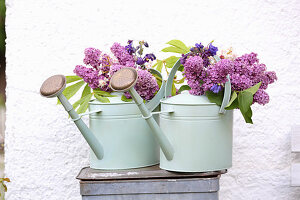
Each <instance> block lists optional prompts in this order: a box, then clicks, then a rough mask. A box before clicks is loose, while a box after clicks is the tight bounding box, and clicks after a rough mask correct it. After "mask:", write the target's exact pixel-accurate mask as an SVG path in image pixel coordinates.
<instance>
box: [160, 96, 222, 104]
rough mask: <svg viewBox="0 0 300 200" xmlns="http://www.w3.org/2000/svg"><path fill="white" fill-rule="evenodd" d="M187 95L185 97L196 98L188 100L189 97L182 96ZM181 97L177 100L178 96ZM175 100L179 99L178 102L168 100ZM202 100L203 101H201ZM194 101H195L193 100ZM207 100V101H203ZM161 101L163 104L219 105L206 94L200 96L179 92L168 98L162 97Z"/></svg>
mask: <svg viewBox="0 0 300 200" xmlns="http://www.w3.org/2000/svg"><path fill="white" fill-rule="evenodd" d="M183 96H185V97H191V98H194V99H195V100H192V101H191V100H188V101H186V100H187V99H186V98H185V99H183V98H182V97H183ZM178 97H179V98H181V99H180V100H177V99H176V98H178ZM171 99H172V100H174V99H175V101H178V102H168V101H170V100H171ZM199 99H200V100H202V101H199ZM193 101H194V102H193ZM203 101H205V102H203ZM160 102H161V103H163V104H170V105H187V106H200V105H217V104H216V103H212V102H210V101H209V100H208V98H207V97H206V96H205V95H200V96H197V95H192V94H189V93H182V94H177V95H175V96H172V97H168V98H164V99H161V100H160Z"/></svg>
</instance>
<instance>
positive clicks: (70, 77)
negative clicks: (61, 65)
mask: <svg viewBox="0 0 300 200" xmlns="http://www.w3.org/2000/svg"><path fill="white" fill-rule="evenodd" d="M81 79H82V78H81V77H79V76H66V81H67V83H72V82H75V81H79V80H81Z"/></svg>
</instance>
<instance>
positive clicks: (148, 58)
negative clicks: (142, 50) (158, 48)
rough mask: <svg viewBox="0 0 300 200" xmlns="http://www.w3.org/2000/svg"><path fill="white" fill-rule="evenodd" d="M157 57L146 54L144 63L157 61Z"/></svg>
mask: <svg viewBox="0 0 300 200" xmlns="http://www.w3.org/2000/svg"><path fill="white" fill-rule="evenodd" d="M155 59H156V57H155V55H154V54H153V53H150V54H146V55H145V57H144V62H148V61H149V60H152V61H153V60H155Z"/></svg>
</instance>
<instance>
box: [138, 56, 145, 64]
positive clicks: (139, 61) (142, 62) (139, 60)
mask: <svg viewBox="0 0 300 200" xmlns="http://www.w3.org/2000/svg"><path fill="white" fill-rule="evenodd" d="M144 63H145V62H144V60H143V58H141V57H139V58H137V60H136V64H138V65H143V64H144Z"/></svg>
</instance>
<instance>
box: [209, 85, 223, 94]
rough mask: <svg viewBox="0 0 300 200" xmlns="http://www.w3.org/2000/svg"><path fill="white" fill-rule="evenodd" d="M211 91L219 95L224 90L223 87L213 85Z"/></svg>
mask: <svg viewBox="0 0 300 200" xmlns="http://www.w3.org/2000/svg"><path fill="white" fill-rule="evenodd" d="M210 90H211V91H212V92H213V93H216V94H217V93H219V92H220V91H221V90H222V86H221V85H219V84H215V85H213V86H212V87H211V88H210Z"/></svg>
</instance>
